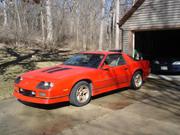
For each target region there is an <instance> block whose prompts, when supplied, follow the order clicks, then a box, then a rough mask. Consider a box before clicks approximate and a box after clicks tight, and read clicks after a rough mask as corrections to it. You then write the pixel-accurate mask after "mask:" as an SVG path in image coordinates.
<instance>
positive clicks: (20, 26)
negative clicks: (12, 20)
mask: <svg viewBox="0 0 180 135" xmlns="http://www.w3.org/2000/svg"><path fill="white" fill-rule="evenodd" d="M17 4H18V0H15V11H16V14H17V19H18V27H19V30H18V31H19V32H20V33H21V32H22V24H21V18H20V15H19V10H18V6H17Z"/></svg>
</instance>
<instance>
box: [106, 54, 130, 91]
mask: <svg viewBox="0 0 180 135" xmlns="http://www.w3.org/2000/svg"><path fill="white" fill-rule="evenodd" d="M109 57H110V59H111V60H112V61H110V63H109V66H111V71H112V72H113V79H114V84H115V85H116V86H118V87H120V86H121V85H123V84H124V83H127V82H128V81H129V78H128V72H129V67H128V65H127V64H126V62H125V60H124V58H123V56H122V55H121V54H113V55H109Z"/></svg>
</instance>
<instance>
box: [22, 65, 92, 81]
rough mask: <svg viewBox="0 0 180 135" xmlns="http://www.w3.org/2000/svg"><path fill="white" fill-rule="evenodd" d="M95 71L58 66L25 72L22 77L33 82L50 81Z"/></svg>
mask: <svg viewBox="0 0 180 135" xmlns="http://www.w3.org/2000/svg"><path fill="white" fill-rule="evenodd" d="M92 70H95V69H94V68H88V67H79V66H67V65H58V66H54V67H48V68H42V69H38V70H34V71H30V72H27V73H25V74H23V75H22V76H23V77H24V78H29V79H35V80H41V81H43V80H50V79H62V78H65V77H69V76H76V75H78V74H81V73H86V72H89V71H92Z"/></svg>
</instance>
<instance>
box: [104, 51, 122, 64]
mask: <svg viewBox="0 0 180 135" xmlns="http://www.w3.org/2000/svg"><path fill="white" fill-rule="evenodd" d="M105 64H107V65H109V66H111V67H115V66H118V65H124V64H125V60H124V58H123V56H122V55H120V54H111V55H108V56H107V58H106V60H105Z"/></svg>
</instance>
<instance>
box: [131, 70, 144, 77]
mask: <svg viewBox="0 0 180 135" xmlns="http://www.w3.org/2000/svg"><path fill="white" fill-rule="evenodd" d="M138 71H139V72H141V74H142V77H143V70H142V69H137V70H135V71H134V73H133V75H134V74H135V73H136V72H138ZM132 77H133V76H132Z"/></svg>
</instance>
